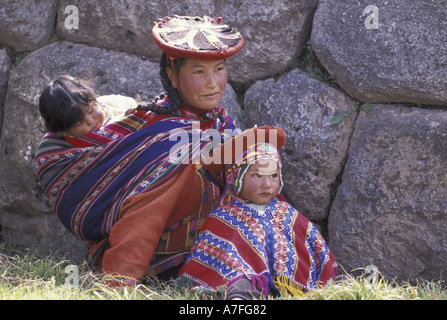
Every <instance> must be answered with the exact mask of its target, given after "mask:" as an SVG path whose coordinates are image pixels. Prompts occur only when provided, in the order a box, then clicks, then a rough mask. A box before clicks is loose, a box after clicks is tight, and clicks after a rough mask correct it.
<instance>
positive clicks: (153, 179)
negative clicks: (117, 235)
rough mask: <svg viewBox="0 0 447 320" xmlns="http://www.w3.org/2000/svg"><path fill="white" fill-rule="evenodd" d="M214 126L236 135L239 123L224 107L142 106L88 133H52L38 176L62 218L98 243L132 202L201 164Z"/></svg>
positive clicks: (42, 148) (93, 244)
mask: <svg viewBox="0 0 447 320" xmlns="http://www.w3.org/2000/svg"><path fill="white" fill-rule="evenodd" d="M208 129H215V130H216V131H217V132H220V133H222V134H223V135H224V133H225V132H226V130H228V132H229V134H230V135H231V134H233V133H232V130H235V127H234V124H233V120H232V118H231V117H230V116H229V115H228V114H227V113H226V111H225V109H224V108H222V107H220V106H218V107H216V108H214V109H213V110H211V111H208V112H206V113H203V114H194V113H192V112H190V111H187V110H183V109H179V110H178V111H177V112H176V114H174V115H157V114H153V113H151V112H142V111H140V112H136V113H133V114H131V115H128V116H126V117H124V118H123V119H122V120H121V121H117V122H115V123H110V124H107V125H106V126H104V127H103V128H101V130H98V131H93V132H91V133H89V134H88V135H86V136H84V137H81V138H67V139H64V138H61V137H59V136H57V135H55V134H52V133H47V134H46V135H45V136H44V137H43V138H42V141H41V143H40V145H39V147H38V150H37V155H36V160H35V170H36V175H37V177H38V180H39V182H40V184H41V185H42V188H43V190H44V192H45V194H46V195H47V197H48V201H49V204H50V205H51V207H52V209H53V210H54V212H55V213H56V214H57V215H58V217H59V218H60V220H61V222H62V224H63V225H64V226H65V227H66V228H67V229H68V230H70V231H71V232H72V233H73V234H74V235H75V236H76V237H78V238H79V239H83V240H88V241H90V242H91V243H90V244H91V247H93V248H95V247H96V248H99V247H104V246H105V243H106V241H105V242H104V240H107V237H108V235H109V233H110V231H111V229H112V227H113V225H114V224H115V223H116V221H117V220H118V218H119V213H120V210H121V208H122V207H123V204H124V203H125V201H126V200H128V199H130V198H131V197H133V196H135V195H139V194H141V193H145V192H149V191H151V190H154V189H156V188H157V187H159V186H161V185H163V184H164V183H165V182H166V181H169V179H171V178H172V177H174V176H175V175H176V174H178V173H179V172H181V171H182V170H184V168H185V167H186V166H187V165H188V164H190V163H191V162H193V163H194V159H195V157H196V156H198V155H199V154H200V151H201V150H202V149H203V148H204V147H205V146H206V145H207V144H208V143H209V141H201V140H200V139H201V137H202V136H201V133H202V132H203V131H205V130H208ZM222 137H223V136H222ZM205 140H206V139H205ZM182 160H183V161H182Z"/></svg>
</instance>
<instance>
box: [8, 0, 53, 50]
mask: <svg viewBox="0 0 447 320" xmlns="http://www.w3.org/2000/svg"><path fill="white" fill-rule="evenodd" d="M57 2H58V1H57V0H27V1H20V0H0V44H3V45H5V46H8V47H11V48H13V49H14V50H17V51H33V50H36V49H38V48H41V47H43V46H44V45H46V44H47V43H48V42H49V41H50V38H51V35H52V33H53V30H54V23H55V21H56V12H57Z"/></svg>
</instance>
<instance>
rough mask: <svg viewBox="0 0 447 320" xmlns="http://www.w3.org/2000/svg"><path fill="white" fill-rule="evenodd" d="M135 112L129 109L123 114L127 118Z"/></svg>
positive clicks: (133, 109)
mask: <svg viewBox="0 0 447 320" xmlns="http://www.w3.org/2000/svg"><path fill="white" fill-rule="evenodd" d="M136 110H137V108H129V109H127V110H126V112H124V115H125V116H128V115H129V114H132V113H134V112H135V111H136Z"/></svg>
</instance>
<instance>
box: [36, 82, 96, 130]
mask: <svg viewBox="0 0 447 320" xmlns="http://www.w3.org/2000/svg"><path fill="white" fill-rule="evenodd" d="M96 97H97V95H96V93H95V92H94V90H93V89H92V86H91V83H90V82H88V81H87V80H83V79H79V78H74V77H72V76H69V75H61V76H59V77H57V78H56V79H54V80H53V81H51V82H50V83H49V84H48V85H47V86H46V87H45V89H44V90H43V91H42V93H41V95H40V98H39V111H40V114H41V116H42V118H43V120H44V121H45V127H46V129H47V130H48V131H50V132H54V133H61V132H64V131H68V130H69V129H70V128H72V127H73V126H74V125H76V124H77V123H79V122H82V121H83V120H84V109H85V108H86V107H87V106H88V105H89V104H91V103H92V102H95V101H96Z"/></svg>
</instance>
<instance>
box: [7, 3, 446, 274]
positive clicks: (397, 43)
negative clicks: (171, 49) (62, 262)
mask: <svg viewBox="0 0 447 320" xmlns="http://www.w3.org/2000/svg"><path fill="white" fill-rule="evenodd" d="M23 3H25V4H23ZM172 14H179V15H184V14H185V15H199V16H202V15H208V16H212V17H217V16H221V17H222V18H223V21H224V22H226V23H229V24H230V25H233V26H234V27H235V28H237V29H238V30H240V31H241V33H242V34H243V35H244V37H245V39H246V46H245V47H244V49H243V50H242V51H241V52H239V53H238V54H237V55H236V56H234V57H232V58H230V59H228V61H227V66H228V69H229V81H230V85H229V86H228V87H227V88H228V89H227V90H226V93H225V96H224V99H223V102H222V105H223V106H225V107H227V108H228V109H229V110H230V113H232V114H233V116H234V117H235V118H237V119H238V121H239V124H240V125H241V126H242V127H244V128H245V127H250V126H252V125H267V124H270V125H277V126H280V127H282V128H284V130H285V131H286V133H287V141H286V145H285V147H284V149H283V150H282V157H283V161H284V172H283V173H284V183H285V190H284V193H285V196H286V197H287V199H288V200H289V201H290V202H291V203H292V204H293V205H294V206H295V207H296V208H297V209H298V210H299V211H300V212H302V213H303V214H304V215H306V216H307V217H308V218H309V219H311V220H312V221H314V222H315V223H317V224H318V225H319V226H320V227H321V229H322V231H323V233H324V234H325V236H326V237H327V239H328V241H329V246H330V247H331V249H332V251H333V252H334V254H335V256H336V258H337V260H338V261H339V263H340V264H341V266H342V267H343V268H344V269H345V270H346V271H350V270H352V269H356V268H365V267H367V266H370V265H374V266H376V267H377V268H378V269H379V271H380V272H382V273H383V274H384V275H385V276H387V277H390V278H397V279H400V280H415V279H417V278H424V279H429V280H431V279H440V278H441V273H442V272H444V274H445V273H446V271H447V269H446V264H445V262H446V261H447V243H446V242H447V240H446V239H447V237H446V236H445V233H446V231H447V213H446V212H447V201H446V200H445V199H447V171H446V165H445V163H446V161H447V145H446V144H447V142H446V141H447V140H446V137H447V91H446V87H447V60H446V59H447V22H446V20H445V16H446V14H447V7H446V6H445V4H444V3H443V1H442V0H421V1H413V0H395V1H384V0H383V1H375V2H374V4H372V3H370V1H364V0H320V1H317V0H231V1H221V0H205V1H203V0H201V1H195V0H180V1H178V0H177V1H173V0H166V1H163V2H159V1H147V0H133V1H131V0H112V1H83V0H59V1H57V0H33V1H26V2H24V1H18V0H13V1H11V0H9V1H7V0H0V119H1V118H3V121H1V122H0V129H1V135H0V163H1V165H0V226H1V231H2V237H3V239H4V240H6V241H8V242H9V243H15V244H23V245H24V246H28V247H30V248H42V247H45V248H51V249H53V250H56V249H57V250H61V251H63V252H67V253H69V254H70V255H71V256H72V257H74V258H77V259H81V258H82V257H83V255H84V253H85V245H86V244H85V243H83V242H81V241H79V240H77V239H75V238H74V237H73V236H72V235H71V234H69V233H68V232H67V231H66V230H65V229H64V228H63V227H62V224H60V222H59V221H58V219H57V217H55V216H54V214H52V212H51V210H50V208H49V207H48V205H47V203H46V201H45V199H44V196H43V193H42V191H41V190H40V188H39V186H38V185H37V183H36V181H35V177H34V173H33V161H34V156H35V150H36V147H37V145H38V143H39V141H40V138H41V137H42V135H43V123H42V119H41V118H40V116H39V112H38V107H37V101H38V97H39V94H40V92H41V90H42V88H43V86H44V85H45V84H46V83H47V82H48V80H49V79H51V78H53V77H55V76H57V75H58V74H61V73H68V74H71V75H74V76H84V77H88V78H90V79H93V81H94V83H95V84H96V88H97V91H98V92H99V93H100V94H113V93H114V94H124V95H128V96H135V95H137V94H138V95H141V96H142V97H143V98H148V97H150V96H152V95H154V94H158V93H160V91H161V84H160V83H159V80H158V58H159V56H160V53H161V52H160V50H159V49H158V47H156V45H155V44H154V42H153V41H152V38H151V29H152V26H153V21H154V20H155V19H156V18H158V17H163V16H169V15H172Z"/></svg>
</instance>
